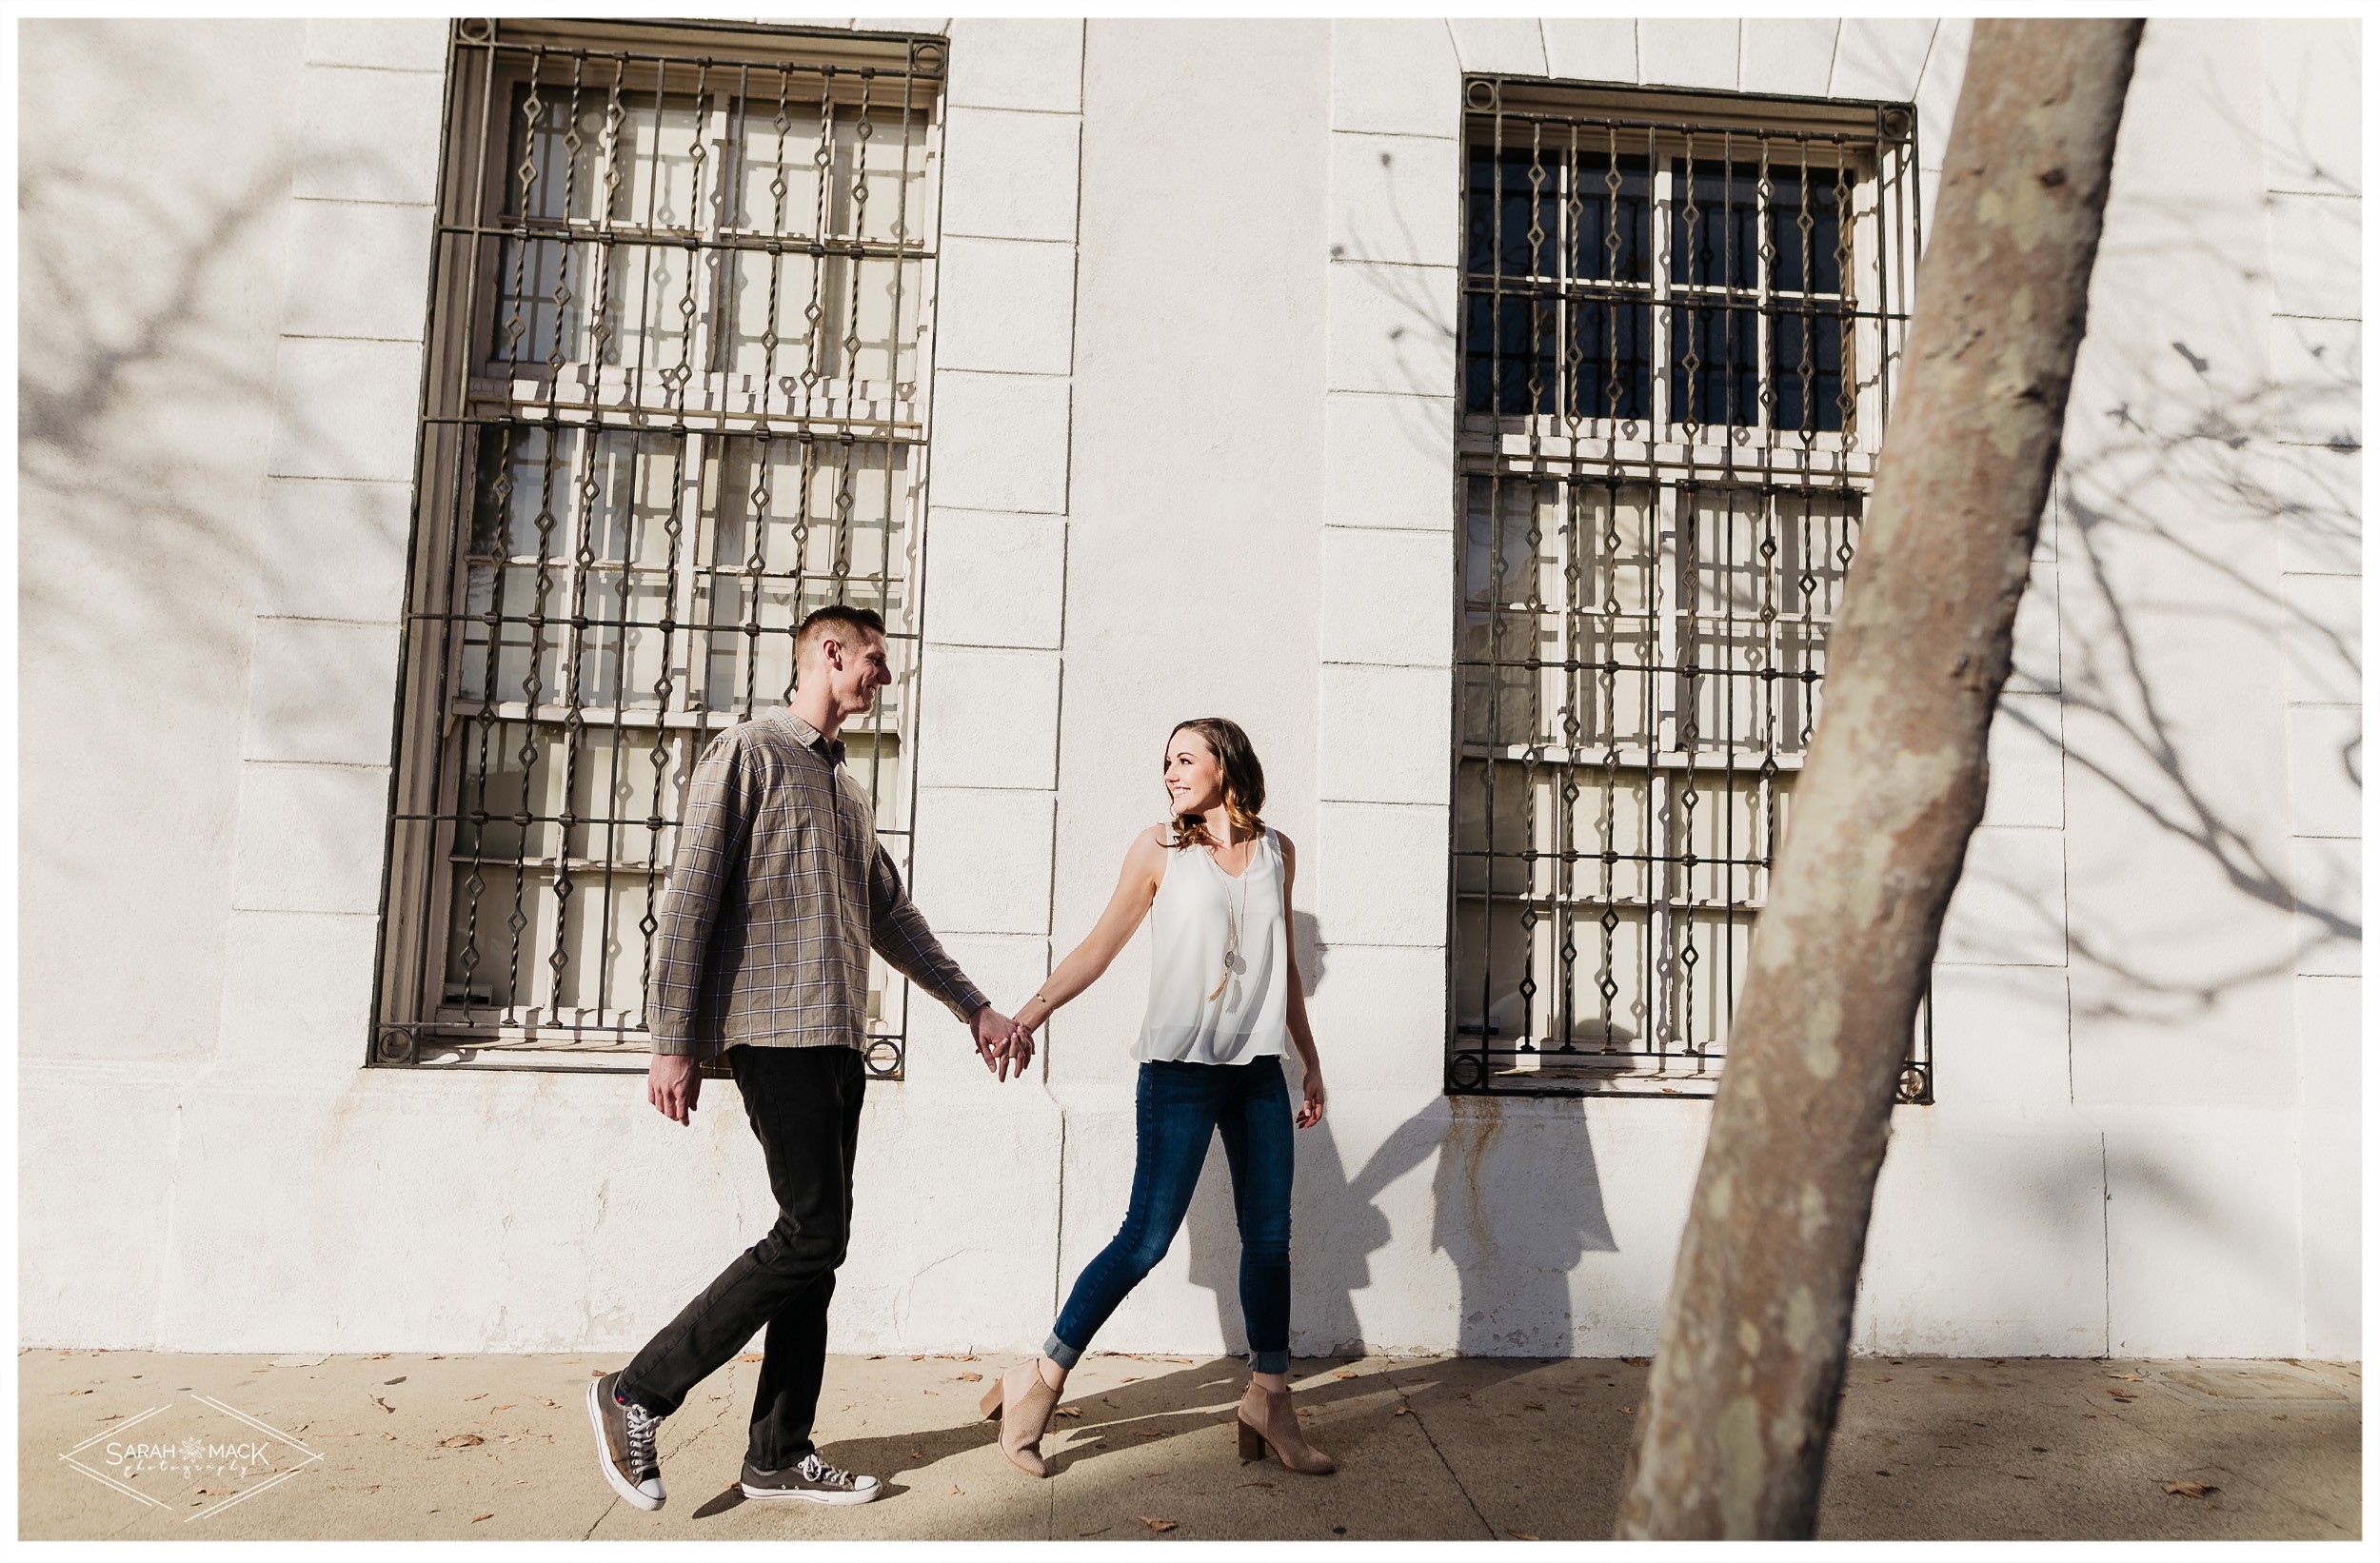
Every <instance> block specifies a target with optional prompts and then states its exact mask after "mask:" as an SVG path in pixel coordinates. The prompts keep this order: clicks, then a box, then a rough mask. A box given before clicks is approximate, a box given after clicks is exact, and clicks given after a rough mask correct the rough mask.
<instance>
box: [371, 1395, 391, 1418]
mask: <svg viewBox="0 0 2380 1563" xmlns="http://www.w3.org/2000/svg"><path fill="white" fill-rule="evenodd" d="M371 1398H372V1404H373V1405H376V1406H378V1407H379V1408H380V1409H381V1410H383V1411H385V1412H387V1413H388V1414H389V1415H392V1416H393V1415H396V1410H397V1408H396V1407H394V1406H392V1405H390V1404H389V1403H388V1402H387V1401H386V1400H383V1399H382V1398H381V1397H380V1396H379V1395H373V1396H372V1397H371Z"/></svg>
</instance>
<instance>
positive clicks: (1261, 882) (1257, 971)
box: [1132, 826, 1289, 1063]
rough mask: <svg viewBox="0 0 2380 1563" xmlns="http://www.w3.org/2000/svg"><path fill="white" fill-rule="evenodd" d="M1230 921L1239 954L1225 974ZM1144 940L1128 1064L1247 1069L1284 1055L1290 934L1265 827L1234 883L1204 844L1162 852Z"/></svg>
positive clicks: (1274, 849)
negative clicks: (1143, 1014)
mask: <svg viewBox="0 0 2380 1563" xmlns="http://www.w3.org/2000/svg"><path fill="white" fill-rule="evenodd" d="M1234 924H1237V926H1238V929H1239V948H1238V952H1237V954H1236V955H1233V956H1232V957H1231V960H1230V965H1229V969H1228V970H1227V969H1226V966H1225V957H1226V954H1227V952H1228V951H1229V948H1230V944H1231V928H1232V927H1233V925H1234ZM1149 935H1150V939H1151V941H1152V949H1151V953H1150V961H1149V1009H1148V1017H1147V1019H1144V1020H1142V1021H1141V1022H1140V1041H1139V1042H1138V1043H1137V1044H1135V1045H1134V1047H1133V1050H1132V1056H1133V1057H1134V1058H1138V1059H1140V1060H1141V1061H1143V1062H1150V1061H1157V1062H1180V1063H1246V1062H1248V1061H1249V1060H1250V1059H1253V1058H1278V1057H1279V1056H1280V1055H1281V1054H1282V1053H1283V1052H1284V1051H1286V1044H1287V1042H1288V1040H1289V929H1288V926H1287V923H1286V920H1284V919H1283V918H1282V916H1281V859H1280V842H1279V839H1278V838H1276V837H1275V836H1274V834H1273V832H1272V830H1271V828H1270V827H1269V826H1268V827H1267V828H1266V830H1265V832H1264V834H1263V836H1262V837H1261V838H1260V839H1259V841H1257V843H1256V850H1255V851H1253V852H1251V853H1250V854H1249V855H1248V866H1247V869H1246V870H1245V872H1243V873H1242V874H1241V875H1240V877H1239V878H1238V879H1234V878H1232V877H1231V876H1230V875H1228V874H1226V873H1224V872H1223V871H1222V870H1221V869H1220V868H1219V867H1217V866H1216V863H1215V860H1214V859H1213V858H1212V857H1210V856H1208V854H1207V851H1206V849H1205V848H1204V847H1199V846H1190V847H1181V848H1179V849H1175V848H1171V847H1169V848H1167V849H1166V852H1165V877H1164V878H1163V879H1161V880H1159V881H1158V885H1157V900H1154V901H1153V902H1151V903H1150V905H1149Z"/></svg>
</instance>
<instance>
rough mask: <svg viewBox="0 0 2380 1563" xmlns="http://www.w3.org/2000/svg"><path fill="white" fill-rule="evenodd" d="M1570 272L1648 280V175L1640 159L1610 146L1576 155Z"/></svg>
mask: <svg viewBox="0 0 2380 1563" xmlns="http://www.w3.org/2000/svg"><path fill="white" fill-rule="evenodd" d="M1576 206H1577V217H1576V218H1575V219H1574V222H1575V225H1576V226H1575V227H1574V228H1573V229H1572V233H1571V246H1572V247H1571V255H1572V262H1571V274H1572V275H1573V276H1576V277H1581V278H1587V279H1591V280H1594V281H1597V282H1627V283H1639V284H1641V283H1649V282H1651V281H1652V280H1653V180H1652V175H1651V173H1650V172H1649V171H1648V170H1647V165H1646V162H1645V159H1644V158H1642V157H1640V156H1638V157H1623V156H1620V155H1619V154H1618V153H1617V152H1616V151H1615V150H1613V149H1612V148H1608V147H1606V148H1581V149H1580V150H1579V152H1578V154H1577V199H1576Z"/></svg>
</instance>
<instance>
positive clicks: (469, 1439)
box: [438, 1433, 487, 1449]
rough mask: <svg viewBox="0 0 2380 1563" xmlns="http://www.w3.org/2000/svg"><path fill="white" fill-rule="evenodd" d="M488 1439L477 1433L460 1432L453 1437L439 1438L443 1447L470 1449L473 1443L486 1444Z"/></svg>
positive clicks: (440, 1446)
mask: <svg viewBox="0 0 2380 1563" xmlns="http://www.w3.org/2000/svg"><path fill="white" fill-rule="evenodd" d="M486 1441H487V1440H486V1439H485V1438H483V1437H481V1436H480V1435H479V1434H476V1433H458V1434H455V1435H454V1436H453V1437H451V1438H441V1439H439V1440H438V1447H439V1448H441V1449H468V1448H470V1447H471V1446H472V1445H473V1444H484V1443H486Z"/></svg>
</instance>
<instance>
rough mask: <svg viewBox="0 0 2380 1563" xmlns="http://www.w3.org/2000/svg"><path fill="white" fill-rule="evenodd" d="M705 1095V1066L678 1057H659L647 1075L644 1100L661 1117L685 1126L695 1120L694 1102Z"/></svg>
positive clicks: (672, 1054) (656, 1055)
mask: <svg viewBox="0 0 2380 1563" xmlns="http://www.w3.org/2000/svg"><path fill="white" fill-rule="evenodd" d="M702 1093H703V1069H702V1065H701V1064H700V1063H698V1062H697V1061H696V1060H695V1059H693V1058H689V1057H687V1056H686V1055H684V1054H679V1053H656V1054H654V1055H653V1061H652V1063H651V1064H650V1065H648V1066H647V1067H646V1069H645V1100H646V1101H649V1102H651V1103H652V1104H653V1105H654V1106H655V1107H656V1108H658V1109H660V1111H661V1116H662V1117H664V1118H668V1119H670V1120H671V1121H673V1122H676V1123H684V1122H685V1121H687V1119H688V1118H691V1117H692V1116H693V1113H694V1098H696V1097H698V1096H701V1095H702Z"/></svg>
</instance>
